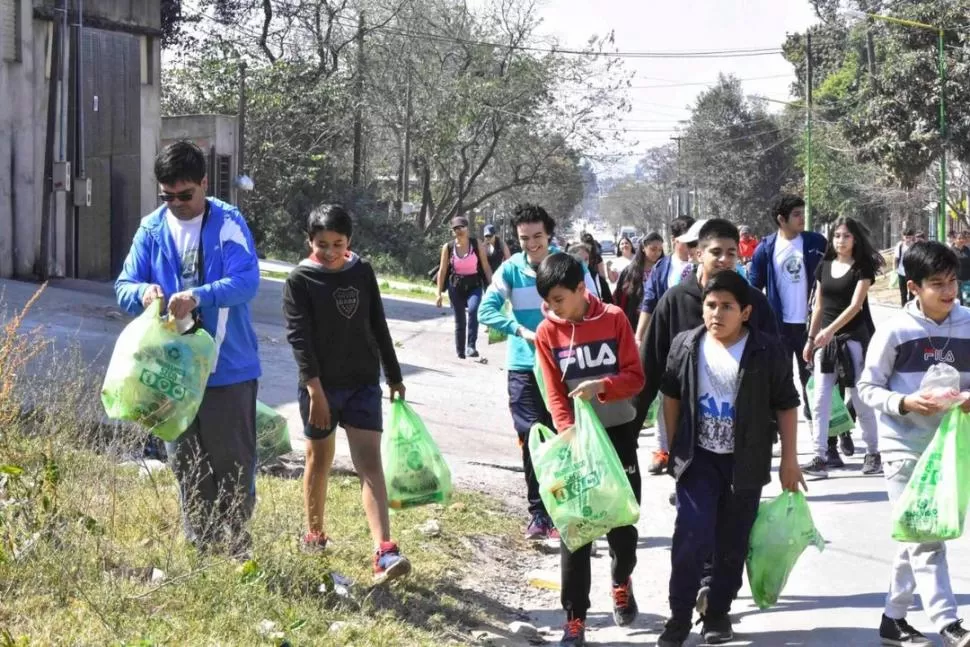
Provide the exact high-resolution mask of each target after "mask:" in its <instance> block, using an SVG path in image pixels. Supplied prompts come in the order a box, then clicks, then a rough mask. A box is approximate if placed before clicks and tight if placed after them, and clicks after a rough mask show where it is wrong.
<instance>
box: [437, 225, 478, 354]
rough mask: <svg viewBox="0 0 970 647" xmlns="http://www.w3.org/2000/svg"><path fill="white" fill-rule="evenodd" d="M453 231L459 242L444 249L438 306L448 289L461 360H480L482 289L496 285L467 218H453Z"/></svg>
mask: <svg viewBox="0 0 970 647" xmlns="http://www.w3.org/2000/svg"><path fill="white" fill-rule="evenodd" d="M451 231H452V232H453V233H454V235H455V239H454V240H451V241H448V242H447V243H445V244H444V245H442V246H441V263H440V265H439V268H438V298H437V299H436V300H435V305H436V306H437V307H439V308H440V307H441V298H442V295H443V294H444V292H445V289H447V290H448V300H449V301H450V302H451V307H452V308H453V309H454V311H455V351H456V352H457V354H458V359H465V357H478V350H476V348H475V344H476V343H477V342H478V306H479V305H480V304H481V302H482V286H483V285H487V284H488V283H491V282H492V268H491V267H489V264H488V252H487V251H486V250H485V246H484V245H483V244H482V242H481V241H480V240H478V239H477V238H471V237H469V235H468V219H467V218H464V217H462V216H457V217H455V218H452V220H451ZM483 279H484V283H483ZM466 311H467V313H468V316H467V319H466V316H465V313H466Z"/></svg>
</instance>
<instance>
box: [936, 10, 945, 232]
mask: <svg viewBox="0 0 970 647" xmlns="http://www.w3.org/2000/svg"><path fill="white" fill-rule="evenodd" d="M938 43H939V48H940V54H939V61H938V66H939V69H938V71H939V75H940V226H939V227H938V229H939V232H940V240H941V241H945V240H946V224H947V223H946V58H945V56H944V45H943V30H942V29H940V30H939V32H938Z"/></svg>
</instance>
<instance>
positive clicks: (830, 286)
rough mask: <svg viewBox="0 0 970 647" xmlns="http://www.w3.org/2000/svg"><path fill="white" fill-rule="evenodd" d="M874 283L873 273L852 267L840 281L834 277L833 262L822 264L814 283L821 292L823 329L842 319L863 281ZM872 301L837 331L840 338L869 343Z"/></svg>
mask: <svg viewBox="0 0 970 647" xmlns="http://www.w3.org/2000/svg"><path fill="white" fill-rule="evenodd" d="M866 279H868V280H869V281H875V280H876V277H875V276H874V275H873V274H872V272H863V271H862V270H860V269H859V268H858V267H857V266H856V265H853V266H852V267H851V268H850V269H849V271H848V272H846V273H845V274H844V275H843V276H840V277H839V278H834V277H833V276H832V261H822V262H821V263H819V265H818V268H817V269H816V270H815V280H816V281H818V283H819V289H820V290H821V291H822V326H823V327H825V326H828V325H830V324H831V323H832V322H833V321H835V320H836V319H838V318H839V315H841V314H842V313H843V312H844V311H845V309H846V308H848V307H849V305H850V304H851V303H852V295H854V294H855V288H856V285H857V284H858V283H859V282H860V281H863V280H866ZM868 310H869V300H868V298H866V304H865V306H863V309H862V310H861V311H860V312H859V313H858V314H857V315H856V316H855V317H853V318H852V320H851V321H849V323H847V324H846V325H845V326H843V327H842V328H841V330H839V331H838V333H836V334H839V335H849V336H850V337H851V338H852V339H854V340H855V341H858V342H862V343H863V344H865V343H868V341H869V336H870V334H869V327H868Z"/></svg>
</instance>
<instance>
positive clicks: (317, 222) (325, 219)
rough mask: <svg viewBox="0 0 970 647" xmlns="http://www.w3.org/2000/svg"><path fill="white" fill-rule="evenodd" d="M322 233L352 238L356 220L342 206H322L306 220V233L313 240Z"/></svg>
mask: <svg viewBox="0 0 970 647" xmlns="http://www.w3.org/2000/svg"><path fill="white" fill-rule="evenodd" d="M321 231H333V232H336V233H338V234H343V235H344V236H346V237H347V238H350V237H351V236H353V234H354V219H353V216H351V215H350V212H349V211H347V210H346V209H345V208H344V206H343V205H342V204H321V205H320V206H319V207H317V208H316V209H314V210H313V211H311V212H310V215H309V216H308V217H307V219H306V233H307V235H308V236H309V237H310V239H311V240H312V239H313V237H314V236H316V235H317V234H319V233H320V232H321Z"/></svg>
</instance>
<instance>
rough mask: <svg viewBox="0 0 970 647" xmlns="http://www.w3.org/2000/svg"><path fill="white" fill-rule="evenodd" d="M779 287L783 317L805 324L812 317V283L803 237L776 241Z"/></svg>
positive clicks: (790, 321)
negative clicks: (810, 298) (806, 263)
mask: <svg viewBox="0 0 970 647" xmlns="http://www.w3.org/2000/svg"><path fill="white" fill-rule="evenodd" d="M772 262H773V263H774V265H775V287H776V288H777V289H778V294H779V295H781V310H782V312H781V318H782V321H784V322H785V323H793V324H804V323H806V321H807V319H808V285H809V282H810V281H811V277H809V276H807V274H806V271H805V250H804V245H803V243H802V237H801V236H798V237H797V238H795V240H787V239H785V238H783V237H782V236H778V238H777V240H776V241H775V257H774V259H773V260H772Z"/></svg>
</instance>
